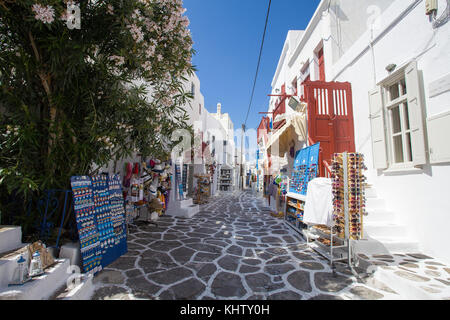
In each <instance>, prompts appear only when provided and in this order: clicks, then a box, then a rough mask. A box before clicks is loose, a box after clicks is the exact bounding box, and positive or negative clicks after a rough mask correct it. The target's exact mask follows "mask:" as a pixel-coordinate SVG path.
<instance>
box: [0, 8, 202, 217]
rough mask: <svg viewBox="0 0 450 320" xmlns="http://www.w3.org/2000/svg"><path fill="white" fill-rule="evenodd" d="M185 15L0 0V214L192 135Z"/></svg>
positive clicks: (155, 153) (167, 10)
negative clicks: (182, 134) (180, 134)
mask: <svg viewBox="0 0 450 320" xmlns="http://www.w3.org/2000/svg"><path fill="white" fill-rule="evenodd" d="M75 7H77V8H79V10H78V13H79V15H78V16H77V11H76V10H74V9H75ZM184 13H185V9H184V8H183V4H182V1H181V0H109V1H106V0H105V1H101V0H97V1H94V0H90V1H88V0H86V1H82V0H80V1H67V0H0V197H1V207H0V210H1V211H2V213H3V214H4V215H5V214H6V213H7V212H8V208H7V205H8V203H9V204H11V199H12V200H14V202H16V203H17V202H20V203H21V204H22V208H25V204H26V203H27V201H28V200H29V199H30V198H31V197H35V196H36V195H39V194H40V193H41V192H42V191H43V190H47V189H56V188H57V189H68V188H70V177H71V176H73V175H85V174H88V175H89V174H92V173H94V171H95V170H96V168H98V167H101V166H103V165H106V164H107V163H109V162H110V161H112V160H119V159H122V158H124V157H127V156H130V155H131V154H133V153H136V152H137V153H141V154H142V155H144V156H150V155H153V156H158V157H165V156H167V155H168V151H169V150H170V148H171V143H172V142H170V137H171V134H172V132H173V131H174V130H177V129H180V128H186V129H189V130H190V129H191V128H190V127H189V126H188V125H187V124H186V121H187V119H188V118H187V114H186V112H185V110H184V108H183V106H184V105H185V104H186V103H188V102H189V99H191V98H192V97H191V96H190V94H189V93H187V92H184V90H183V86H182V84H183V81H185V80H186V78H185V77H186V76H187V75H189V74H191V73H192V72H193V70H194V68H193V66H192V65H191V57H192V54H193V49H192V39H191V35H190V32H189V30H188V25H189V20H188V18H187V17H186V16H185V15H184ZM78 18H79V19H78ZM77 19H78V20H77ZM75 22H79V24H78V25H76V24H75ZM70 26H71V27H70ZM8 197H9V198H8ZM11 197H12V198H11ZM23 212H25V209H23Z"/></svg>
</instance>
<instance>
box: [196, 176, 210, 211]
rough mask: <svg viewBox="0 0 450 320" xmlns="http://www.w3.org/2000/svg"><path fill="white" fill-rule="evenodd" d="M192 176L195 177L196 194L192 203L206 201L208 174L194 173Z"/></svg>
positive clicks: (208, 193)
mask: <svg viewBox="0 0 450 320" xmlns="http://www.w3.org/2000/svg"><path fill="white" fill-rule="evenodd" d="M194 178H197V188H196V195H195V199H194V201H193V202H194V204H205V203H207V202H208V198H209V195H210V184H211V183H210V175H208V174H203V175H202V174H196V175H194Z"/></svg>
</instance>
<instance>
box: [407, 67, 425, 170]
mask: <svg viewBox="0 0 450 320" xmlns="http://www.w3.org/2000/svg"><path fill="white" fill-rule="evenodd" d="M405 80H406V91H407V96H408V114H409V123H410V126H411V148H412V159H413V164H414V166H418V165H423V164H425V163H427V153H426V146H425V133H424V117H423V112H424V102H423V101H424V100H423V95H422V88H421V83H420V81H421V80H420V76H419V71H418V70H417V62H416V61H414V62H411V63H410V64H409V65H408V66H407V67H406V69H405Z"/></svg>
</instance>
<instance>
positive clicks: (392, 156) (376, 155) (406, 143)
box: [369, 62, 427, 170]
mask: <svg viewBox="0 0 450 320" xmlns="http://www.w3.org/2000/svg"><path fill="white" fill-rule="evenodd" d="M421 81H422V80H421V76H420V72H419V71H418V69H417V63H416V62H412V63H410V64H408V65H407V66H406V67H404V68H402V69H399V70H398V71H396V72H395V73H394V74H392V75H391V76H389V77H388V78H387V79H385V80H383V81H382V82H381V84H380V86H378V87H376V88H375V89H373V90H372V91H370V92H369V107H370V125H371V133H372V153H373V160H374V167H375V168H376V169H392V170H395V169H403V168H410V167H414V166H421V165H423V164H425V163H427V150H426V144H425V130H424V128H425V124H424V121H423V119H424V118H425V116H424V113H425V110H424V108H425V103H424V99H423V92H422V83H421Z"/></svg>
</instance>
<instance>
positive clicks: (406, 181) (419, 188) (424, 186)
mask: <svg viewBox="0 0 450 320" xmlns="http://www.w3.org/2000/svg"><path fill="white" fill-rule="evenodd" d="M374 2H375V1H374ZM411 3H414V1H404V0H397V1H395V2H394V3H393V4H392V6H391V7H389V8H388V10H387V11H385V12H384V13H383V15H382V16H381V17H380V22H381V27H380V28H379V30H376V31H375V34H374V36H375V37H376V36H377V34H379V33H381V32H383V31H384V30H385V27H386V26H388V25H389V24H390V23H392V22H393V21H395V20H396V19H397V18H398V17H399V16H400V15H401V14H402V12H404V10H405V9H406V8H407V7H408V5H410V4H411ZM439 5H440V6H439V8H440V9H441V10H440V13H441V12H442V10H443V9H444V8H445V3H444V2H443V1H440V3H439ZM440 13H439V14H438V15H440ZM370 39H371V36H370V32H366V33H365V34H363V36H362V37H361V38H360V39H359V40H358V42H357V43H355V45H354V46H353V47H352V48H350V49H349V50H348V51H347V52H346V54H345V55H344V56H343V57H342V58H341V60H339V61H337V63H336V65H334V66H333V68H332V69H331V70H330V73H331V74H335V75H337V77H336V80H337V81H349V82H351V83H352V89H353V105H354V116H355V132H356V147H357V150H358V151H361V152H363V153H364V154H365V155H366V158H367V162H368V166H369V167H370V168H373V166H372V146H371V140H370V122H369V118H368V117H369V101H368V94H367V93H368V91H369V90H371V89H372V88H374V86H375V83H377V82H379V81H380V80H382V79H383V78H385V77H386V76H388V72H387V71H386V70H385V67H386V66H387V65H388V64H391V63H394V64H396V65H397V66H402V65H404V64H406V63H408V62H410V61H411V60H412V59H415V58H416V59H417V62H418V69H419V70H420V71H422V72H423V81H424V90H425V99H426V114H427V117H428V118H429V117H430V116H433V115H436V114H439V113H442V112H444V111H450V102H449V101H450V92H449V91H447V92H446V93H443V94H441V95H439V96H436V97H433V98H430V92H429V84H430V83H431V82H433V81H435V80H437V79H439V78H441V77H443V76H444V75H446V74H448V73H449V72H450V41H449V39H450V22H448V23H447V24H446V25H444V26H442V27H441V28H439V29H436V30H433V28H432V26H431V23H430V22H429V20H428V17H427V16H426V15H425V1H421V2H419V3H418V5H417V6H416V7H415V8H414V9H413V10H412V11H411V12H409V13H407V14H406V16H404V17H403V18H401V19H400V21H398V23H397V24H395V25H394V26H393V27H391V28H389V29H387V30H386V33H385V34H384V35H383V36H381V38H380V39H379V40H378V42H376V43H375V44H374V45H373V49H374V51H373V58H372V53H371V51H370V50H368V51H366V52H364V53H362V49H361V48H364V47H365V45H366V44H368V43H369V41H370ZM361 54H362V55H361ZM359 55H361V56H360V57H359V58H358V59H357V60H354V58H355V57H357V56H359ZM349 61H352V62H353V64H352V65H350V66H348V67H347V68H346V65H347V63H348V62H349ZM449 138H450V137H449ZM369 175H370V180H371V181H370V182H373V183H374V184H375V186H376V189H377V193H378V194H379V196H380V197H382V198H384V199H385V200H386V201H387V205H388V207H389V209H391V210H393V211H395V212H396V214H397V216H398V218H399V220H400V222H401V223H402V224H404V225H406V226H407V227H408V230H409V233H410V236H411V237H413V238H414V239H417V240H418V241H419V243H420V246H421V249H422V250H423V251H424V252H426V253H429V254H431V255H433V256H435V257H438V258H441V259H442V260H444V261H446V262H450V250H449V249H448V244H449V243H450V232H448V228H449V227H450V199H449V197H448V196H447V194H448V190H450V186H449V181H450V166H449V163H446V164H445V163H444V164H440V165H433V166H432V165H429V164H428V165H425V166H424V167H423V170H420V171H418V172H407V173H392V174H387V173H384V174H383V173H382V172H377V171H376V170H374V169H371V170H370V172H369Z"/></svg>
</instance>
